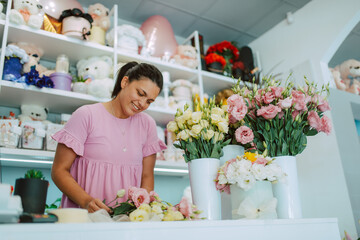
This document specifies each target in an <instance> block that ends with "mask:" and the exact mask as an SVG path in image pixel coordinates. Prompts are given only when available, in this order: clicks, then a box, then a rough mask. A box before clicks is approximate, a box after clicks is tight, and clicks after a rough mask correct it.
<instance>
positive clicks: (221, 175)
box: [218, 174, 228, 184]
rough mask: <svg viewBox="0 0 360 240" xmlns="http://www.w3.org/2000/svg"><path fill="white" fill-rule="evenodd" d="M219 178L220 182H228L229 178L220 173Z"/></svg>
mask: <svg viewBox="0 0 360 240" xmlns="http://www.w3.org/2000/svg"><path fill="white" fill-rule="evenodd" d="M218 180H219V184H226V183H228V180H227V178H226V176H225V175H224V174H220V175H219V178H218Z"/></svg>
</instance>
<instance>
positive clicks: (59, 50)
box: [0, 1, 236, 175]
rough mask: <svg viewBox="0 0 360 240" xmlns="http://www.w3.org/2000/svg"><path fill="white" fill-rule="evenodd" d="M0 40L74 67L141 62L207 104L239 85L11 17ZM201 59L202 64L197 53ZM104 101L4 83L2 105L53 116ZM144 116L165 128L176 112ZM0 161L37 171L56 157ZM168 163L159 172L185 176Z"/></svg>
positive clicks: (23, 153) (13, 154)
mask: <svg viewBox="0 0 360 240" xmlns="http://www.w3.org/2000/svg"><path fill="white" fill-rule="evenodd" d="M7 5H8V6H7V12H9V11H10V7H11V1H9V3H8V4H7ZM117 8H118V6H117V5H114V6H113V8H112V9H111V11H110V16H111V17H112V20H113V22H112V26H117V24H118V23H117V19H118V15H117V13H118V11H117ZM116 35H117V33H116V29H115V36H116ZM198 37H199V36H198V32H197V31H195V32H194V33H193V34H191V35H190V36H189V37H188V38H187V39H186V40H185V42H184V43H183V44H188V43H189V42H190V40H191V39H192V38H195V45H196V48H197V49H200V46H199V40H198ZM0 39H2V49H5V48H6V46H7V44H8V43H11V42H19V41H27V42H31V43H34V44H36V45H38V46H41V48H42V49H43V50H44V55H43V56H42V57H41V59H42V60H45V61H48V62H55V60H56V58H57V56H58V55H60V54H66V55H67V56H68V58H69V61H70V64H71V65H72V66H74V65H75V64H76V63H77V62H78V61H79V60H80V59H84V58H88V57H91V56H102V55H107V56H111V57H112V58H113V60H114V63H118V62H129V61H137V62H146V63H150V64H154V65H155V66H157V67H158V68H159V69H160V71H162V72H164V71H166V72H169V74H170V79H171V81H174V80H176V79H187V80H190V81H191V82H193V83H194V84H198V85H199V91H200V97H201V100H203V98H202V96H203V95H204V93H207V94H208V95H209V96H212V95H214V94H216V93H217V92H218V91H220V90H222V89H224V88H230V87H231V86H232V85H233V84H234V83H235V81H236V80H234V79H232V78H229V77H225V76H222V75H218V74H214V73H210V72H207V71H203V70H202V69H201V64H199V67H198V69H190V68H187V67H184V66H181V65H177V64H174V63H169V62H165V61H162V60H161V59H159V58H154V57H144V56H140V55H136V54H129V53H125V52H122V51H121V50H119V49H117V46H116V45H117V44H116V42H117V40H115V43H114V45H115V47H108V46H103V45H100V44H96V43H92V42H86V41H82V40H79V39H75V38H71V37H68V36H65V35H61V34H55V33H51V32H48V31H45V30H41V29H33V28H30V27H28V26H23V25H15V24H12V23H10V22H9V18H8V16H7V17H6V20H0ZM4 57H5V51H2V52H1V56H0V58H1V59H0V76H2V71H3V66H4ZM197 57H198V61H199V63H200V51H199V50H198V56H197ZM115 73H116V68H115V67H114V76H115ZM105 101H109V99H99V98H96V97H93V96H90V95H87V94H81V93H76V92H69V91H63V90H58V89H49V88H42V89H39V88H36V87H34V86H31V87H29V86H27V85H26V84H21V83H14V82H11V81H5V80H0V105H2V106H7V107H14V108H20V106H21V105H22V104H25V103H26V104H36V105H42V106H44V107H47V108H48V109H49V111H50V112H51V113H67V114H71V113H72V112H74V111H75V110H76V109H77V108H78V107H80V106H82V105H85V104H93V103H96V102H105ZM146 112H147V113H148V114H149V115H150V116H152V117H153V118H154V119H155V121H156V122H157V124H158V125H160V126H163V127H165V126H166V124H167V123H168V122H169V121H170V120H172V119H173V118H174V115H175V112H176V110H174V109H170V108H161V107H150V108H149V109H148V110H146ZM44 154H45V156H44ZM4 156H6V157H4ZM0 158H1V159H4V158H6V159H7V160H1V162H2V164H3V165H11V164H13V165H17V166H25V165H30V166H32V167H34V166H35V165H36V164H43V165H44V164H45V165H46V164H48V165H49V166H51V161H52V158H53V153H52V152H46V151H32V150H23V149H16V150H14V151H10V150H8V149H6V148H2V149H1V151H0ZM10 159H13V163H10ZM19 159H25V160H27V161H19ZM30 160H31V161H30ZM46 161H47V162H46ZM167 164H168V163H167V162H165V163H157V168H159V169H160V168H161V169H162V170H160V171H163V173H164V174H165V171H166V170H167V171H168V172H167V173H168V174H171V175H172V174H173V170H175V174H178V175H179V174H184V173H185V172H183V171H185V170H186V169H187V166H186V165H185V163H184V164H183V165H181V167H177V166H178V165H176V164H175V165H174V164H169V165H167ZM184 166H185V167H184ZM164 169H166V170H164ZM179 169H180V170H181V171H180V172H181V173H179V172H178V171H177V170H179ZM186 171H187V170H186ZM185 174H187V173H185Z"/></svg>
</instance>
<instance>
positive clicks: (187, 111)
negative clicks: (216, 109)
mask: <svg viewBox="0 0 360 240" xmlns="http://www.w3.org/2000/svg"><path fill="white" fill-rule="evenodd" d="M191 116H192V111H191V110H190V109H188V110H186V111H185V112H184V114H183V118H184V120H185V121H187V120H189V119H191Z"/></svg>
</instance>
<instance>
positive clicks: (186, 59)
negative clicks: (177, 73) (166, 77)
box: [173, 45, 199, 68]
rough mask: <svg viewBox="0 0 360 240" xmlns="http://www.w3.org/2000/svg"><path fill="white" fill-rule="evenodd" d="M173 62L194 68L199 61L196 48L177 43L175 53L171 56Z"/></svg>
mask: <svg viewBox="0 0 360 240" xmlns="http://www.w3.org/2000/svg"><path fill="white" fill-rule="evenodd" d="M173 59H174V60H175V63H177V64H180V65H183V66H186V67H189V68H196V67H197V66H198V65H199V63H198V61H197V58H196V48H194V47H193V46H190V45H179V46H177V49H176V54H175V55H174V56H173Z"/></svg>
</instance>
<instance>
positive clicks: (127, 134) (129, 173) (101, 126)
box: [51, 62, 166, 212]
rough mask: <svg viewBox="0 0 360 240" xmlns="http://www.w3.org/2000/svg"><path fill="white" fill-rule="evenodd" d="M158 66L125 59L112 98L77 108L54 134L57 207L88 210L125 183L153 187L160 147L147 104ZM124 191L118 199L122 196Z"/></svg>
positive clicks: (154, 91) (155, 91)
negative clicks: (58, 199)
mask: <svg viewBox="0 0 360 240" xmlns="http://www.w3.org/2000/svg"><path fill="white" fill-rule="evenodd" d="M162 85H163V79H162V74H161V72H160V71H159V70H158V69H157V68H156V67H154V66H152V65H150V64H146V63H141V64H138V63H136V62H130V63H128V64H126V65H124V66H123V67H122V68H121V69H120V72H119V74H118V77H117V80H116V83H115V87H114V90H113V93H112V98H113V99H112V100H111V101H110V102H106V103H96V104H91V105H85V106H82V107H80V108H79V109H77V110H76V111H75V112H74V113H73V114H72V116H71V118H70V120H69V121H68V122H67V124H66V125H65V127H64V128H63V129H62V130H60V131H59V132H57V133H56V134H54V135H53V139H54V140H56V141H57V142H58V146H57V149H56V153H55V159H54V164H53V167H52V171H51V176H52V179H53V181H54V183H55V184H56V186H57V187H58V188H59V189H60V190H61V191H62V192H63V194H64V195H63V198H62V201H61V206H62V207H81V208H85V209H87V210H88V211H89V212H95V211H97V210H99V209H105V210H107V211H108V212H110V209H109V208H108V207H107V206H106V204H104V203H103V200H104V199H105V203H106V202H109V201H110V200H112V199H114V198H115V196H116V194H117V191H118V190H120V189H128V188H129V187H130V186H136V187H142V188H145V189H147V190H148V191H151V190H153V189H154V166H155V159H156V152H160V151H161V150H163V149H165V148H166V146H165V144H164V143H163V142H162V141H161V140H159V139H158V137H157V132H156V124H155V121H154V120H153V119H152V118H151V117H150V116H148V115H147V114H145V113H142V111H144V110H146V109H147V108H148V107H149V106H150V104H151V103H152V102H154V100H155V98H156V97H157V96H158V95H159V93H160V92H161V90H162ZM126 199H127V195H125V196H124V198H123V199H119V201H121V200H124V201H125V200H126Z"/></svg>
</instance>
